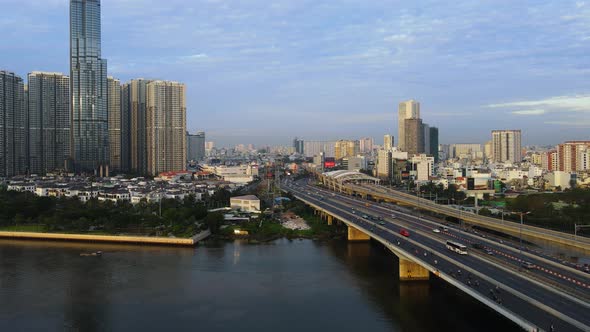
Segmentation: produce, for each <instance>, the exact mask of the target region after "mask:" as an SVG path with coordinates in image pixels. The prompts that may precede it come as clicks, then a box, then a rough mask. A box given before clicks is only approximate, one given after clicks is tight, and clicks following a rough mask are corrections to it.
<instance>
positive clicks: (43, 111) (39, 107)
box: [27, 71, 71, 175]
mask: <svg viewBox="0 0 590 332" xmlns="http://www.w3.org/2000/svg"><path fill="white" fill-rule="evenodd" d="M28 83H29V84H28V100H27V105H28V106H27V107H28V110H27V118H28V125H27V128H28V160H29V161H28V167H29V172H30V173H32V174H40V175H45V174H46V173H47V172H51V171H54V170H64V169H66V161H67V160H68V159H69V158H70V135H71V133H70V78H69V77H68V76H65V75H63V74H62V73H46V72H37V71H35V72H32V73H29V75H28Z"/></svg>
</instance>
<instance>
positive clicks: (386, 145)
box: [383, 135, 395, 151]
mask: <svg viewBox="0 0 590 332" xmlns="http://www.w3.org/2000/svg"><path fill="white" fill-rule="evenodd" d="M393 143H394V140H393V135H383V149H384V150H387V151H391V149H393V147H394V146H395V144H393Z"/></svg>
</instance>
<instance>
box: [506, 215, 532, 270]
mask: <svg viewBox="0 0 590 332" xmlns="http://www.w3.org/2000/svg"><path fill="white" fill-rule="evenodd" d="M511 213H513V214H518V215H519V216H520V247H519V254H520V257H521V259H522V224H523V217H524V216H525V215H527V214H529V213H531V211H527V212H511Z"/></svg>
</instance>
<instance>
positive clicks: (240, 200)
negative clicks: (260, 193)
mask: <svg viewBox="0 0 590 332" xmlns="http://www.w3.org/2000/svg"><path fill="white" fill-rule="evenodd" d="M230 206H231V208H232V209H236V210H242V211H246V212H256V213H259V212H260V199H258V197H256V196H254V195H246V196H237V197H232V198H230Z"/></svg>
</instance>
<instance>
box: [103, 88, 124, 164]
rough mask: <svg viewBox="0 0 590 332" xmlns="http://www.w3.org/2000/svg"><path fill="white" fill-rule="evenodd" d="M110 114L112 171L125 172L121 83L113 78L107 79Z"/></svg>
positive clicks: (110, 158)
mask: <svg viewBox="0 0 590 332" xmlns="http://www.w3.org/2000/svg"><path fill="white" fill-rule="evenodd" d="M107 94H108V99H107V100H108V114H109V154H110V157H109V160H110V169H111V170H113V171H121V170H123V163H122V159H123V154H122V151H121V148H122V141H123V136H122V133H123V131H122V125H121V124H122V119H123V116H122V113H121V110H122V107H121V94H122V90H121V81H119V80H118V79H116V78H113V77H110V76H109V77H107Z"/></svg>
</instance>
